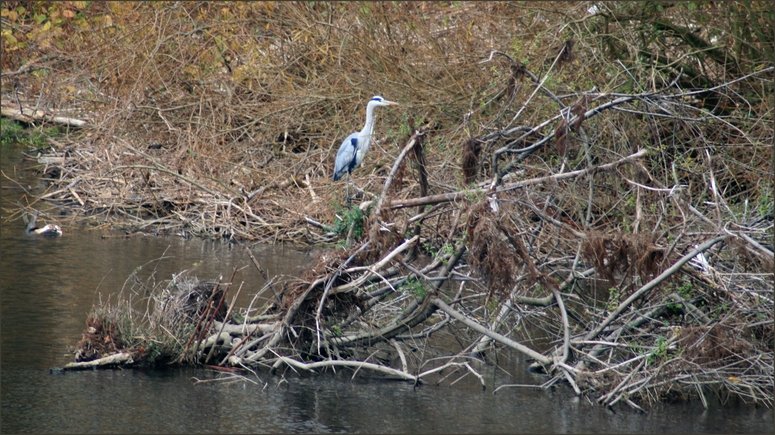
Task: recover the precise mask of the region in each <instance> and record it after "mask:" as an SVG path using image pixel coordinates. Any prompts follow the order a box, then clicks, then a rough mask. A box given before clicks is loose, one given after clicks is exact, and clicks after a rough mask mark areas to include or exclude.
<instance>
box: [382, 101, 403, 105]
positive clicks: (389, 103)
mask: <svg viewBox="0 0 775 435" xmlns="http://www.w3.org/2000/svg"><path fill="white" fill-rule="evenodd" d="M382 102H383V103H385V104H387V105H388V106H399V105H400V104H398V103H396V102H395V101H388V100H382Z"/></svg>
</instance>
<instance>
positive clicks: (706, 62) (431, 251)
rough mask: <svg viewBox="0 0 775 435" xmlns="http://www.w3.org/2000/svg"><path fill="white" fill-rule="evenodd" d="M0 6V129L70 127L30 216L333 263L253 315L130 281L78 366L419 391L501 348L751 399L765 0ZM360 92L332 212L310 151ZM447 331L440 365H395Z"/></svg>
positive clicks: (645, 388) (765, 212)
mask: <svg viewBox="0 0 775 435" xmlns="http://www.w3.org/2000/svg"><path fill="white" fill-rule="evenodd" d="M0 12H1V13H2V14H1V17H2V23H3V30H2V33H1V34H0V36H1V37H2V44H3V45H2V49H3V56H2V71H3V74H2V96H3V114H4V115H5V116H14V117H16V118H15V119H21V120H23V121H25V122H30V123H37V124H39V123H41V122H45V121H46V120H48V121H50V122H54V123H60V124H64V125H68V126H69V130H67V133H66V134H65V135H64V137H62V138H60V139H58V140H57V141H55V142H54V143H51V144H50V145H51V148H50V149H51V153H52V154H53V155H56V156H60V157H63V163H62V165H61V171H60V172H59V173H58V176H57V177H55V178H54V179H53V180H52V183H51V187H50V189H51V190H50V191H49V192H48V193H47V195H46V199H47V200H48V201H51V202H54V203H57V204H61V205H62V206H68V207H73V208H75V209H78V210H80V211H81V213H82V214H83V215H84V217H86V218H88V219H91V220H93V221H96V222H100V223H112V224H116V225H120V226H122V227H124V228H126V229H127V230H128V231H141V230H153V231H168V232H172V233H180V234H186V235H195V236H204V237H223V238H227V239H230V240H235V241H260V242H277V241H284V242H293V243H309V244H321V243H325V244H328V245H329V246H332V248H331V249H330V250H328V251H325V252H323V253H322V254H321V255H320V256H319V258H318V259H317V263H316V264H313V265H311V267H310V268H309V271H308V273H307V274H306V275H305V276H304V277H301V280H299V281H290V282H284V283H272V284H270V287H271V288H272V290H273V292H275V294H277V297H276V298H275V299H274V300H270V301H266V302H265V303H258V301H259V300H261V301H263V299H257V306H255V307H252V308H253V310H252V311H249V312H238V311H239V310H236V309H234V310H232V307H231V306H230V305H229V303H228V302H229V300H230V299H231V297H232V296H231V294H232V293H233V292H235V291H237V290H236V289H232V285H231V284H229V283H220V284H218V283H205V284H202V285H199V283H196V282H186V283H181V282H179V281H176V280H175V279H173V280H171V281H169V282H165V283H161V284H154V285H145V287H144V292H145V293H144V294H150V295H151V296H150V298H151V299H150V301H149V303H150V305H149V306H152V307H153V309H149V310H148V311H146V312H145V313H144V314H143V313H139V314H138V313H134V312H133V311H132V309H131V306H132V304H131V303H129V302H127V301H123V302H121V301H114V303H113V304H105V305H103V306H101V307H97V308H96V309H95V313H94V315H93V316H90V319H89V321H88V325H87V331H86V332H85V334H84V337H83V340H82V342H81V343H80V350H79V359H82V360H84V361H87V360H92V361H99V360H100V358H101V357H104V356H105V355H106V354H111V355H124V357H123V358H124V359H121V360H120V361H118V362H120V363H122V364H126V363H128V361H130V360H131V361H133V362H134V363H137V361H145V362H151V361H156V362H159V361H161V362H189V363H202V364H211V365H212V364H215V365H218V366H223V367H241V368H250V369H252V368H255V367H263V366H269V367H274V368H275V369H280V368H285V367H294V368H307V369H311V368H317V367H326V366H329V367H335V366H343V365H348V364H349V365H350V366H351V367H361V368H366V369H371V370H378V371H382V372H383V373H386V374H390V375H391V376H397V377H399V378H402V379H409V380H412V381H415V382H417V381H420V380H422V379H427V378H428V377H430V376H433V375H435V374H436V373H437V370H438V369H439V367H445V368H450V369H453V370H458V371H460V373H461V374H463V373H470V374H472V375H474V376H479V375H478V373H476V371H475V370H474V368H472V366H471V365H467V364H466V362H467V359H468V358H469V357H470V356H472V355H474V356H477V357H484V358H487V359H488V360H490V361H495V358H494V355H497V352H498V349H503V348H508V349H511V350H513V351H516V352H520V353H522V354H524V355H526V356H527V357H529V358H531V359H532V360H533V361H535V366H536V369H539V368H540V370H542V371H544V372H545V373H546V374H547V382H546V384H544V386H547V387H548V386H549V385H553V384H555V383H557V382H564V383H567V384H568V385H570V386H571V387H572V388H573V389H574V390H575V391H576V392H577V393H579V394H588V395H590V396H594V397H596V398H597V400H598V401H599V402H600V403H604V404H607V405H613V404H616V403H628V404H630V405H632V406H639V405H638V403H643V402H648V401H650V400H654V399H661V398H665V397H670V396H673V395H684V394H686V395H692V396H697V397H700V398H701V400H703V401H705V400H706V395H707V394H708V393H709V392H711V391H712V392H714V393H718V394H719V395H720V397H722V398H726V397H729V396H734V397H738V398H741V399H743V400H751V401H753V402H757V403H764V404H766V405H768V406H771V405H772V395H771V392H772V390H773V368H772V367H773V343H772V336H773V314H772V313H773V298H774V296H773V289H772V279H773V267H775V266H774V265H773V264H774V262H773V240H772V239H773V209H774V208H775V207H773V191H772V176H771V174H772V170H773V167H772V165H773V140H774V139H775V135H773V122H772V121H773V104H775V102H773V99H772V95H773V76H774V74H773V68H775V58H774V56H775V47H773V40H772V34H773V29H772V23H773V22H775V19H774V18H775V16H773V15H774V14H775V12H773V11H772V9H771V8H770V7H769V6H768V3H766V2H757V1H739V2H726V3H723V4H721V3H717V2H679V3H657V2H604V3H600V4H594V3H591V2H577V3H567V2H557V3H553V2H545V3H544V2H541V3H533V2H530V3H510V2H509V3H504V2H497V3H478V2H476V3H468V2H447V3H440V2H429V3H383V2H380V3H349V2H345V3H326V2H323V3H321V2H305V3H290V4H289V3H254V2H238V3H200V2H191V3H187V2H174V3H172V2H170V3H167V2H142V3H140V2H138V3H132V2H79V1H72V2H67V1H65V2H4V3H3V4H2V6H0ZM374 94H380V95H383V96H385V97H386V98H389V99H391V100H394V101H398V102H400V103H401V106H399V107H398V108H397V109H396V110H391V111H384V112H380V113H378V118H377V127H376V136H375V139H376V143H375V144H374V145H372V148H371V150H370V151H369V154H368V156H367V159H366V161H365V162H364V165H363V166H362V167H360V168H359V169H358V170H356V172H355V173H354V174H353V179H354V182H355V184H356V185H357V186H359V187H360V188H362V189H363V190H365V191H366V192H367V193H366V195H365V196H364V197H363V198H361V202H360V203H359V204H356V205H354V206H348V205H347V204H346V203H345V201H344V200H343V191H344V184H343V183H337V182H333V181H332V180H331V179H330V176H331V172H332V169H333V156H334V154H335V152H336V148H337V147H338V145H339V143H340V141H341V139H342V138H344V137H345V136H346V135H347V134H349V133H350V132H351V131H353V130H357V129H358V128H360V126H361V125H362V122H363V114H364V110H365V102H366V101H367V100H368V98H369V97H371V96H372V95H374ZM6 114H7V115H6ZM76 121H78V122H76ZM81 121H82V122H81ZM4 125H6V124H5V123H4ZM4 130H5V127H4ZM3 134H5V132H4V133H3ZM216 284H217V285H216ZM138 285H139V284H138ZM243 291H244V290H243ZM267 293H269V292H268V290H267ZM227 294H229V297H226V296H225V295H227ZM171 307H172V308H171ZM224 309H225V310H226V311H223V310H224ZM130 318H131V319H133V322H130V323H127V322H126V321H125V320H126V319H130ZM445 325H453V327H454V328H455V336H454V337H455V341H456V342H457V343H458V344H459V349H458V352H455V353H453V354H450V353H449V352H446V353H441V354H438V353H435V352H410V351H409V349H415V350H416V349H423V348H425V347H424V346H423V343H427V340H429V337H436V336H438V335H441V334H449V333H450V332H449V328H444V326H445ZM535 330H539V331H542V335H541V337H535V336H533V335H530V334H529V333H528V331H535ZM100 343H101V344H100ZM105 343H110V344H111V346H112V347H111V346H107V347H105ZM113 362H114V363H115V362H116V360H113Z"/></svg>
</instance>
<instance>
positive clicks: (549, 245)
mask: <svg viewBox="0 0 775 435" xmlns="http://www.w3.org/2000/svg"><path fill="white" fill-rule="evenodd" d="M770 70H772V68H770ZM727 85H729V84H727ZM537 89H542V87H541V86H540V84H539V85H538V88H537ZM691 94H692V93H691V92H684V93H680V92H678V93H676V92H671V91H666V90H663V91H660V92H648V93H643V94H637V95H608V94H599V93H595V92H587V93H583V95H580V96H578V98H576V100H575V101H576V102H575V103H574V104H572V105H568V106H566V105H565V104H562V102H561V101H560V100H561V99H559V98H558V99H557V100H558V101H560V102H559V104H561V110H560V114H559V115H557V116H556V117H554V118H551V119H548V120H546V121H545V122H544V123H542V124H540V125H537V126H535V127H529V128H528V127H524V128H523V127H520V128H516V129H511V130H509V131H500V132H497V134H496V133H493V134H490V135H488V136H485V137H480V138H474V139H472V140H471V141H469V143H468V144H466V146H467V147H468V149H467V150H466V153H465V157H464V158H465V159H466V161H464V164H463V167H464V170H465V171H466V177H470V179H471V184H469V186H470V187H469V188H468V189H466V190H462V191H449V192H446V193H440V194H433V195H430V194H428V192H430V191H431V190H430V186H428V178H427V170H428V168H427V166H426V164H425V162H424V160H425V159H424V153H423V143H424V141H425V139H426V138H427V137H428V136H429V135H431V134H432V131H433V130H432V128H431V127H430V126H427V125H426V126H423V127H420V128H418V129H417V130H415V131H414V133H413V134H412V136H411V137H410V138H409V140H408V141H407V142H406V145H405V147H404V148H403V149H402V151H401V152H400V154H399V156H398V157H397V158H396V160H395V162H394V165H393V166H392V168H391V170H390V172H389V173H388V174H387V175H386V177H385V181H384V184H383V185H382V189H381V192H380V193H379V194H378V195H377V196H376V197H375V198H374V199H368V200H366V201H364V202H362V203H361V204H360V206H359V210H361V211H362V212H363V216H365V218H363V220H361V221H358V222H347V224H348V225H350V229H352V228H353V227H355V226H358V227H359V228H362V229H363V231H362V234H359V235H353V232H352V231H350V232H349V233H348V239H349V241H350V243H351V244H350V246H349V248H348V249H346V250H342V249H338V248H332V249H330V250H328V251H324V252H323V253H321V254H320V255H319V256H318V260H317V263H316V264H314V265H313V266H311V267H310V268H309V270H308V271H307V273H306V274H305V275H304V276H303V277H301V278H300V279H298V280H293V281H286V282H275V281H273V282H270V284H268V286H267V287H266V288H264V289H263V290H261V291H260V292H258V293H257V294H256V297H255V299H254V303H251V307H250V308H248V309H244V308H243V309H235V307H234V306H233V300H234V299H235V298H236V295H237V294H239V292H240V291H241V290H242V287H240V288H239V289H237V290H236V291H233V290H232V284H231V282H233V278H234V277H232V280H231V281H230V282H225V283H223V282H199V281H196V280H194V279H189V278H185V277H181V276H178V277H175V278H174V279H172V280H170V281H169V282H167V283H164V284H163V285H161V286H156V287H155V288H152V289H150V294H151V295H152V296H151V298H150V301H149V302H148V306H147V309H146V312H145V315H144V316H141V317H142V319H143V321H142V322H140V325H135V326H133V328H135V329H136V330H137V329H141V330H142V332H141V333H138V332H137V331H135V332H134V335H133V336H132V337H129V336H128V334H127V333H126V331H119V330H117V329H120V327H119V326H117V325H120V324H121V319H122V318H123V317H125V316H126V313H124V314H121V311H122V310H112V311H111V310H108V311H109V312H110V315H107V316H106V315H104V313H103V315H102V316H99V315H96V317H93V318H90V321H89V329H88V331H87V333H85V334H84V337H83V340H82V341H81V343H80V346H79V348H80V350H79V354H78V359H81V360H84V361H80V362H76V363H73V364H71V365H70V366H69V368H80V367H83V366H84V365H100V364H103V363H104V364H105V365H115V364H117V363H119V364H124V365H126V364H143V363H145V364H149V363H192V364H204V365H208V366H211V367H217V368H220V369H222V370H233V369H242V370H247V371H252V370H255V369H257V368H260V367H268V368H271V369H272V370H279V369H285V368H289V367H290V368H292V369H294V370H317V369H324V368H332V369H336V368H342V367H347V368H350V369H353V370H355V371H356V372H359V371H364V370H370V371H374V372H378V373H380V374H382V375H384V376H387V377H390V378H397V379H403V380H407V381H411V382H416V383H417V382H421V381H423V380H426V379H434V380H437V381H438V379H439V375H440V373H441V372H442V371H445V373H446V375H445V377H444V379H446V377H447V376H449V372H450V371H451V372H452V373H457V375H455V376H456V377H457V376H465V375H471V376H475V377H477V378H478V379H479V380H480V381H481V382H482V385H483V386H484V385H485V382H484V378H483V377H482V375H481V374H480V373H479V372H478V371H477V370H476V368H475V366H474V365H472V364H471V361H472V358H483V359H485V360H487V361H490V362H494V361H495V360H496V358H494V356H495V355H497V353H498V352H499V351H500V350H503V349H508V350H509V351H510V352H516V353H518V354H521V355H523V356H524V357H525V358H527V359H528V360H530V361H531V362H532V366H533V368H534V369H535V370H536V371H539V372H542V373H545V374H546V382H545V383H543V384H542V385H540V386H541V387H544V388H547V387H549V386H551V385H554V384H556V383H558V382H560V383H566V384H567V385H569V386H570V387H571V388H572V389H573V390H574V391H575V392H576V393H577V394H579V395H589V396H591V397H594V398H595V399H596V400H597V401H598V402H599V403H601V404H605V405H609V406H610V405H614V404H616V403H620V402H621V403H627V404H629V405H630V406H632V407H636V408H640V404H642V403H644V402H646V403H647V402H650V401H653V400H660V399H664V398H666V397H668V398H669V397H687V396H694V397H699V398H700V400H702V402H703V403H704V404H706V405H707V400H708V395H709V394H716V395H719V397H720V398H721V399H722V400H726V399H728V398H730V397H736V398H740V399H742V400H744V401H751V402H756V403H762V404H765V405H767V406H771V405H772V404H773V402H772V390H773V362H774V361H773V342H772V337H773V315H772V313H773V309H774V308H775V305H774V304H773V289H772V278H773V276H772V273H771V271H772V269H773V264H774V263H773V249H772V244H771V239H772V234H773V215H772V209H771V208H770V209H769V210H767V209H766V208H758V209H755V208H753V207H748V208H746V209H744V210H742V211H740V212H736V211H733V210H732V207H731V206H730V200H729V198H727V197H726V196H725V193H724V192H722V191H719V190H718V189H717V185H716V184H715V183H716V181H714V180H715V177H717V175H716V174H715V173H714V168H715V167H716V166H715V165H714V164H713V155H712V154H710V153H708V152H707V151H703V152H702V153H698V154H697V158H698V159H704V161H705V162H706V165H705V166H704V167H705V168H706V169H707V173H706V175H707V181H708V184H707V185H706V186H703V187H701V188H699V191H706V192H707V195H709V196H705V197H707V198H708V200H707V201H703V202H698V201H697V200H694V199H693V197H694V195H696V194H697V193H696V192H697V191H698V190H697V189H698V188H697V186H688V185H685V184H683V183H682V180H681V176H679V175H677V174H673V176H675V178H674V180H673V181H674V183H673V184H665V179H666V178H665V174H656V173H655V168H659V164H658V162H659V159H660V158H662V157H663V156H662V155H660V154H659V153H657V152H656V151H655V150H654V149H653V147H650V146H634V147H633V149H632V150H631V153H629V154H627V155H611V154H610V153H603V152H602V151H601V152H598V151H596V150H595V147H594V143H593V141H592V139H590V137H589V135H590V134H591V133H590V132H588V131H586V130H585V127H584V126H585V125H586V124H587V123H589V122H591V120H592V119H594V118H595V117H597V116H598V115H600V114H601V113H605V112H606V111H608V110H612V109H620V110H622V111H623V112H625V113H628V112H633V111H636V109H635V108H634V107H635V106H637V107H638V108H639V109H637V111H638V113H643V114H648V115H650V116H657V115H665V116H668V115H666V114H669V116H671V117H675V119H680V120H682V122H687V123H691V122H696V123H701V122H704V120H703V119H700V118H691V116H694V115H693V114H692V113H694V112H693V110H694V109H693V107H692V106H691V105H689V104H686V103H683V102H682V101H684V100H685V99H686V97H687V96H691ZM638 116H640V115H638ZM703 116H704V115H703ZM553 123H554V124H557V125H558V127H557V128H555V129H554V131H553V132H551V133H548V134H542V133H541V132H542V131H543V129H544V127H545V126H546V125H549V124H553ZM571 138H572V140H573V143H577V144H581V147H580V148H576V149H575V150H573V152H575V153H577V158H576V159H575V163H574V164H575V165H576V167H577V169H573V170H569V169H570V168H569V166H570V161H571V158H570V155H569V154H567V153H568V152H570V151H569V149H568V144H569V143H571ZM563 142H564V143H563ZM497 143H500V144H501V145H499V146H495V147H493V145H494V144H497ZM547 144H553V145H555V148H554V149H555V150H556V149H557V147H558V146H560V145H562V146H563V147H564V149H565V151H564V152H563V153H564V154H561V157H562V158H563V160H562V162H561V164H560V165H559V167H558V169H557V170H556V171H555V172H553V173H550V174H547V175H543V176H536V177H528V178H525V177H521V176H520V172H516V171H517V169H518V168H520V165H522V164H524V162H525V159H526V158H527V157H528V156H530V155H531V154H533V153H534V152H536V151H538V150H540V149H541V148H542V145H547ZM485 149H489V150H491V159H490V160H483V159H482V156H483V155H484V150H485ZM408 158H411V161H412V163H413V167H414V168H415V171H414V172H415V173H416V174H417V177H416V179H415V183H416V184H415V186H416V187H417V188H418V189H419V191H420V192H422V195H421V196H418V197H409V196H408V194H407V192H408V191H409V189H406V188H403V189H398V188H397V187H396V186H395V183H399V182H400V183H407V181H406V180H405V179H406V178H407V177H408V176H407V172H408V170H407V168H408V167H409V165H407V163H406V160H408ZM655 161H656V162H657V164H655V163H654V162H655ZM668 164H669V163H668ZM483 171H484V172H487V173H489V174H490V175H491V179H490V181H487V182H484V183H479V184H477V183H476V180H477V179H479V178H480V177H481V173H482V172H483ZM667 176H668V177H672V176H671V175H670V172H669V171H668V172H667ZM692 182H693V181H692ZM612 187H616V188H620V189H623V190H622V193H621V194H617V193H616V192H611V191H605V190H606V189H611V188H612ZM584 191H586V195H579V194H577V193H578V192H584ZM398 194H401V195H406V196H405V197H398ZM579 198H581V200H580V199H579ZM243 200H244V198H243ZM579 200H580V201H582V205H581V206H579V207H573V206H572V204H574V202H575V201H579ZM231 202H232V204H234V205H235V207H236V204H237V203H238V202H239V201H237V200H233V201H231ZM584 202H586V203H585V204H584ZM579 210H581V212H580V213H579ZM358 216H361V215H358ZM622 219H624V220H627V221H626V222H623V223H622V222H621V221H619V222H616V220H622ZM307 222H308V223H310V224H311V225H310V228H311V229H310V231H312V230H315V229H316V230H318V231H320V233H319V237H320V239H321V240H326V239H330V238H332V237H334V235H333V234H332V233H331V230H330V227H328V226H326V225H324V224H320V223H319V222H317V221H315V220H314V219H310V218H308V219H307ZM611 222H613V224H611ZM606 228H608V231H606V230H605V229H606ZM625 229H626V230H625ZM270 289H271V290H272V291H271V292H269V291H267V290H270ZM272 294H274V296H273V297H272V296H271V295H272ZM229 301H232V302H229ZM125 308H126V307H125ZM127 309H130V308H127ZM97 319H99V322H97ZM96 323H99V325H97V324H96ZM106 323H107V324H108V325H110V326H109V327H107V328H106ZM450 327H452V328H454V331H455V333H454V338H455V340H456V342H457V344H458V346H457V347H456V348H455V349H452V350H451V351H450V350H449V349H448V351H447V353H446V354H444V353H442V354H438V353H435V354H433V355H430V354H427V353H424V352H418V351H417V350H418V349H423V348H424V347H427V345H428V344H427V343H428V342H429V340H431V339H432V337H435V336H436V335H439V334H445V333H446V334H449V331H450ZM537 331H538V332H539V333H540V334H538V335H540V337H538V338H536V337H535V336H534V335H535V334H536V332H537ZM111 333H112V334H113V335H111ZM138 337H142V338H138ZM94 343H103V344H104V343H110V346H108V347H105V346H104V345H103V347H102V351H103V352H96V351H94V349H95V345H94ZM116 343H121V345H115V344H116ZM116 355H123V356H122V357H118V356H116ZM106 358H107V359H106ZM111 358H112V359H111ZM116 358H119V359H118V360H116ZM88 360H91V361H88ZM505 387H509V385H500V386H498V388H505ZM639 403H640V404H639Z"/></svg>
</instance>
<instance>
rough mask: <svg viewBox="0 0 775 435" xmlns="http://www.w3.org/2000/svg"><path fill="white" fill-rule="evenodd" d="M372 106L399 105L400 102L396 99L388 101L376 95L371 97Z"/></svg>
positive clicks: (370, 103)
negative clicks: (395, 100)
mask: <svg viewBox="0 0 775 435" xmlns="http://www.w3.org/2000/svg"><path fill="white" fill-rule="evenodd" d="M369 105H370V106H398V103H396V102H394V101H388V100H386V99H384V98H382V97H380V96H379V95H375V96H373V97H371V100H369Z"/></svg>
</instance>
